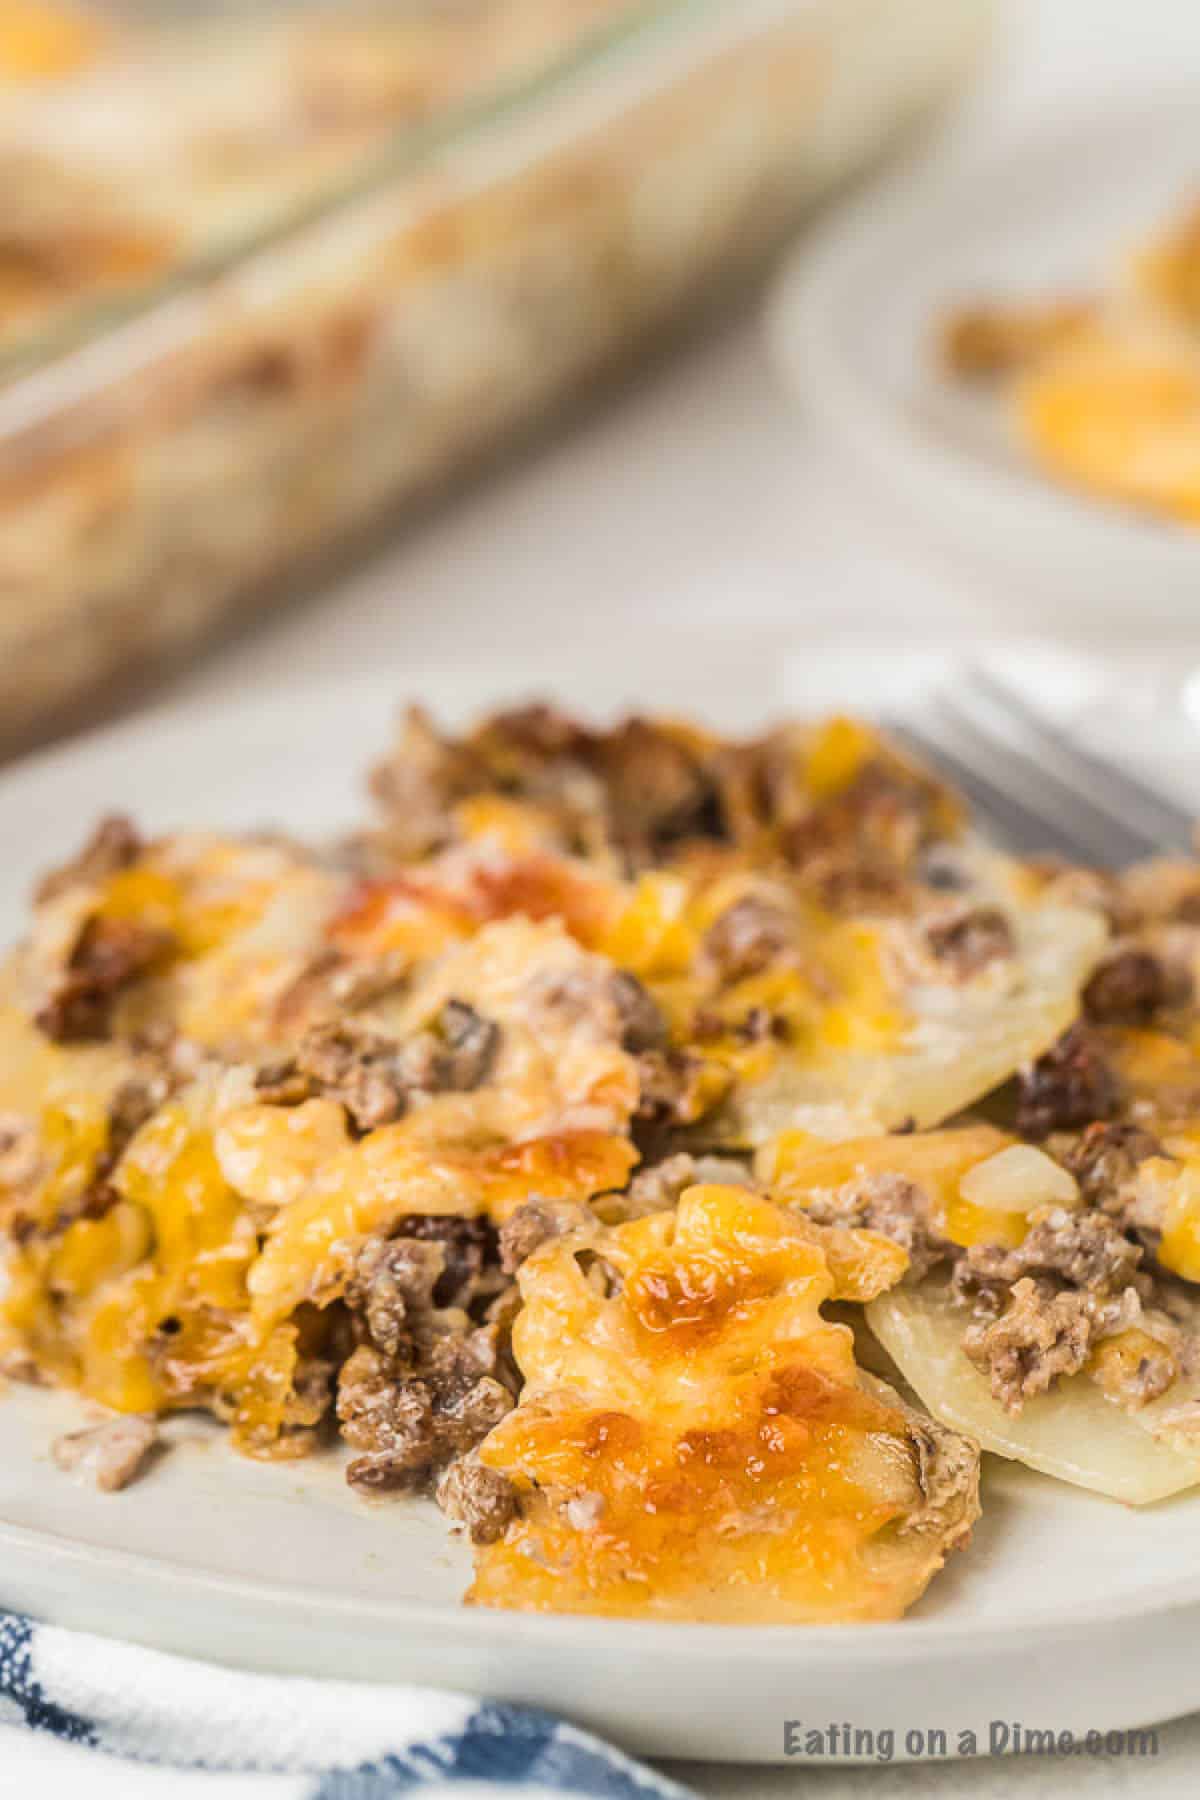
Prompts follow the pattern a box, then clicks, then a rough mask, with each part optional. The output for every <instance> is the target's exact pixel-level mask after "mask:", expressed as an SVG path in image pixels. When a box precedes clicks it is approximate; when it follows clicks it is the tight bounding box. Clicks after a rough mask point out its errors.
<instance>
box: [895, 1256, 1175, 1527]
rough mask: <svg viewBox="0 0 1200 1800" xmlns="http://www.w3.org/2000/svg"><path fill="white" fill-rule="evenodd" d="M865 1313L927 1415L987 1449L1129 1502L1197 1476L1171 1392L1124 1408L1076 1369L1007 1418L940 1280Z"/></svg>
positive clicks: (1142, 1501) (1159, 1495)
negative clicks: (965, 1345) (966, 1346)
mask: <svg viewBox="0 0 1200 1800" xmlns="http://www.w3.org/2000/svg"><path fill="white" fill-rule="evenodd" d="M867 1321H868V1323H869V1325H870V1327H871V1330H872V1331H873V1332H874V1333H875V1336H876V1337H877V1338H878V1339H879V1341H880V1343H881V1344H882V1345H883V1347H884V1349H885V1350H886V1351H887V1352H888V1354H889V1355H890V1356H891V1358H892V1360H893V1361H894V1362H895V1363H896V1365H897V1367H898V1368H899V1369H900V1371H901V1373H902V1374H903V1375H904V1377H905V1379H906V1380H907V1381H908V1382H909V1383H910V1385H911V1386H912V1387H913V1388H914V1389H915V1390H916V1393H917V1395H918V1396H919V1398H920V1399H921V1400H922V1401H923V1403H924V1404H925V1406H926V1407H928V1409H929V1411H930V1412H931V1413H932V1414H933V1415H934V1417H935V1418H937V1419H940V1420H941V1421H942V1422H943V1424H946V1425H951V1426H953V1427H954V1428H955V1430H957V1431H963V1432H966V1433H967V1434H968V1435H969V1436H971V1437H973V1438H975V1439H976V1441H977V1442H978V1443H979V1444H980V1446H981V1447H982V1448H983V1449H984V1450H991V1451H993V1452H994V1453H995V1454H996V1455H997V1456H1004V1457H1008V1458H1009V1459H1011V1460H1013V1461H1015V1462H1022V1463H1025V1464H1027V1466H1028V1467H1029V1468H1031V1469H1038V1470H1040V1471H1041V1473H1042V1474H1044V1475H1054V1476H1057V1477H1058V1479H1059V1480H1060V1481H1069V1482H1071V1483H1072V1484H1073V1485H1074V1486H1076V1487H1082V1488H1091V1489H1092V1490H1093V1491H1094V1492H1096V1493H1099V1494H1108V1495H1109V1496H1111V1498H1112V1499H1114V1500H1124V1501H1125V1502H1127V1503H1128V1504H1130V1505H1133V1506H1145V1505H1147V1504H1148V1503H1149V1502H1151V1501H1153V1500H1162V1499H1165V1498H1166V1496H1167V1495H1168V1494H1176V1493H1179V1492H1180V1491H1181V1490H1182V1489H1184V1488H1189V1487H1194V1486H1196V1485H1197V1484H1198V1483H1200V1442H1196V1444H1195V1448H1194V1449H1193V1448H1190V1447H1189V1446H1188V1442H1187V1438H1186V1436H1185V1434H1184V1432H1182V1431H1181V1430H1180V1429H1179V1428H1178V1424H1177V1420H1176V1409H1175V1407H1173V1406H1169V1405H1168V1404H1167V1403H1168V1402H1169V1401H1170V1400H1171V1392H1170V1391H1169V1392H1168V1394H1166V1395H1164V1396H1163V1399H1162V1400H1161V1401H1157V1402H1155V1404H1154V1406H1153V1408H1151V1407H1143V1408H1142V1409H1140V1411H1138V1412H1125V1411H1123V1410H1122V1409H1121V1408H1120V1407H1119V1406H1117V1405H1115V1404H1114V1402H1113V1401H1111V1400H1108V1399H1106V1398H1105V1396H1104V1394H1103V1393H1102V1392H1101V1390H1100V1389H1099V1387H1097V1385H1096V1383H1095V1382H1094V1381H1092V1380H1091V1379H1090V1377H1089V1376H1087V1375H1085V1374H1080V1375H1074V1376H1071V1377H1070V1378H1069V1379H1068V1380H1066V1381H1061V1382H1059V1384H1058V1386H1057V1387H1056V1388H1054V1389H1053V1391H1052V1392H1050V1393H1049V1394H1041V1395H1038V1396H1037V1398H1036V1399H1033V1400H1028V1401H1026V1403H1025V1406H1024V1408H1023V1409H1022V1411H1021V1412H1020V1413H1019V1414H1018V1415H1017V1416H1016V1417H1013V1416H1012V1415H1010V1414H1009V1413H1006V1412H1005V1411H1004V1408H1003V1407H1002V1406H1001V1405H1000V1404H999V1402H998V1401H996V1400H994V1399H993V1398H992V1394H991V1390H990V1388H989V1385H988V1381H987V1377H986V1376H985V1375H983V1374H981V1372H980V1371H979V1370H978V1369H977V1368H976V1367H975V1366H974V1364H973V1363H972V1362H971V1361H970V1360H969V1358H968V1357H967V1356H966V1355H965V1353H964V1351H963V1349H962V1331H963V1325H964V1323H965V1320H964V1316H963V1314H962V1312H961V1311H959V1310H958V1309H956V1308H953V1307H952V1306H951V1304H950V1302H949V1299H948V1297H947V1294H946V1291H945V1289H944V1288H942V1287H939V1286H937V1285H927V1286H925V1287H924V1288H918V1289H915V1290H914V1289H911V1288H895V1289H893V1290H892V1291H891V1292H890V1293H887V1294H882V1295H880V1297H879V1298H878V1299H877V1300H873V1301H872V1302H871V1304H870V1305H869V1306H868V1308H867Z"/></svg>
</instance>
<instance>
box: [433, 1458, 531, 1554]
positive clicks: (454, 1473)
mask: <svg viewBox="0 0 1200 1800" xmlns="http://www.w3.org/2000/svg"><path fill="white" fill-rule="evenodd" d="M436 1498H437V1503H438V1505H439V1506H440V1507H441V1509H442V1511H443V1512H444V1513H445V1515H446V1517H447V1518H448V1519H451V1520H453V1522H454V1523H455V1524H456V1525H461V1526H463V1528H464V1529H465V1530H466V1533H467V1535H468V1537H469V1538H470V1540H471V1542H472V1543H473V1544H494V1543H496V1542H497V1540H498V1539H500V1538H502V1537H503V1536H504V1533H505V1532H506V1530H507V1529H508V1526H509V1524H510V1523H511V1521H512V1520H513V1519H515V1518H516V1516H517V1514H518V1512H519V1511H520V1498H519V1496H518V1493H517V1490H516V1488H515V1487H514V1485H513V1483H512V1482H511V1481H510V1480H509V1479H508V1476H507V1475H502V1474H501V1473H500V1471H499V1470H498V1469H489V1468H487V1467H486V1466H485V1465H484V1464H483V1463H481V1462H480V1461H479V1459H478V1457H476V1456H460V1457H459V1459H458V1461H457V1462H452V1463H451V1464H450V1466H449V1467H448V1468H447V1469H446V1470H445V1472H444V1473H443V1475H442V1477H441V1480H440V1481H439V1482H438V1484H437V1491H436Z"/></svg>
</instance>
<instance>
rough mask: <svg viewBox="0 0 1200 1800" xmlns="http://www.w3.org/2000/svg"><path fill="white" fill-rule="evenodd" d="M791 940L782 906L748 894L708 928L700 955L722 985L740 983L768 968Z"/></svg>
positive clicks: (790, 932) (789, 926)
mask: <svg viewBox="0 0 1200 1800" xmlns="http://www.w3.org/2000/svg"><path fill="white" fill-rule="evenodd" d="M791 940H792V927H791V922H790V921H789V919H788V916H787V914H786V913H785V912H784V911H783V909H782V907H779V906H775V905H773V904H772V903H771V901H769V900H764V899H762V898H761V897H759V896H758V895H755V894H747V895H746V896H745V897H744V898H743V899H741V900H737V901H735V902H734V904H733V905H732V906H730V907H728V908H726V910H725V911H724V912H723V913H721V914H720V916H719V917H718V918H717V919H716V920H714V922H713V923H712V925H710V926H709V928H708V930H707V932H706V933H705V935H704V942H703V945H702V949H701V954H702V956H703V958H704V960H705V962H706V963H707V964H708V965H709V966H710V967H711V968H712V969H713V970H714V972H715V973H716V975H717V977H718V978H719V980H721V981H722V982H727V981H742V980H744V979H745V978H746V977H747V976H750V975H757V974H759V973H760V972H761V971H762V970H763V969H766V968H769V967H770V965H771V964H772V963H773V962H775V961H777V959H778V958H779V957H780V956H782V955H784V954H785V953H786V951H787V949H788V946H789V944H790V943H791Z"/></svg>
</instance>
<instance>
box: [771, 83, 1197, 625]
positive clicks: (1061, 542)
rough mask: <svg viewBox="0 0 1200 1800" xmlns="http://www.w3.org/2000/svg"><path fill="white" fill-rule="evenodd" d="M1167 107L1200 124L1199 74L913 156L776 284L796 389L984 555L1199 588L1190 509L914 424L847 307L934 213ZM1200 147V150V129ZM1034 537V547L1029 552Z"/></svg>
mask: <svg viewBox="0 0 1200 1800" xmlns="http://www.w3.org/2000/svg"><path fill="white" fill-rule="evenodd" d="M1168 114H1169V115H1171V116H1177V115H1180V114H1184V115H1186V117H1187V119H1188V121H1189V122H1190V123H1191V124H1192V127H1193V129H1194V128H1195V121H1196V117H1197V113H1196V94H1195V84H1194V82H1192V83H1186V82H1184V81H1182V80H1180V79H1179V78H1165V79H1164V78H1159V79H1157V80H1154V81H1148V82H1146V83H1144V84H1142V85H1140V86H1139V87H1138V88H1137V90H1136V91H1131V90H1130V89H1129V88H1127V87H1123V86H1121V85H1118V84H1111V83H1110V84H1108V85H1107V86H1105V87H1102V88H1097V89H1095V90H1093V91H1091V92H1089V93H1088V94H1087V95H1086V96H1084V97H1083V98H1079V97H1076V98H1074V99H1072V100H1071V101H1069V102H1067V104H1066V105H1065V106H1063V107H1062V108H1061V109H1060V110H1058V111H1057V113H1056V115H1055V117H1054V120H1053V122H1052V123H1050V124H1047V125H1040V126H1034V127H1030V128H1029V129H1028V130H1026V131H1023V132H1022V134H1021V135H1020V137H1019V138H1014V136H1013V134H1012V133H1006V134H1005V136H1004V137H1003V139H1002V140H1001V141H1000V142H999V143H996V142H995V141H992V142H990V143H986V144H983V145H972V144H968V145H966V146H964V147H963V150H962V154H961V155H960V156H956V159H955V161H954V166H953V168H952V169H951V170H949V171H947V169H946V167H945V164H944V161H943V160H940V159H939V160H936V161H935V160H933V159H931V158H929V157H926V158H924V159H922V161H921V163H920V165H919V166H918V167H916V168H915V169H914V168H913V167H911V166H909V167H907V168H905V169H902V170H901V171H900V172H899V174H898V175H893V176H892V177H890V178H885V179H884V181H883V182H881V183H880V184H879V185H878V186H876V187H875V188H873V189H871V190H870V191H869V192H868V193H867V194H865V195H864V196H863V197H862V198H861V199H859V200H858V201H857V202H856V203H855V204H853V205H852V206H851V207H849V208H847V209H846V210H845V211H843V212H842V213H840V214H839V215H838V216H837V217H836V218H835V219H833V220H832V221H831V222H830V223H828V224H827V225H825V226H824V227H822V228H820V229H818V230H817V231H816V232H814V234H813V236H812V237H811V238H810V239H809V240H807V241H806V242H805V243H804V244H803V245H802V246H801V247H800V248H799V249H797V250H796V251H794V252H793V254H792V255H791V257H790V258H789V259H788V261H787V262H786V263H785V265H784V268H783V270H782V272H781V274H780V275H779V277H778V279H777V281H776V283H775V284H774V286H773V288H772V290H771V292H770V293H769V295H768V298H767V301H766V305H765V307H764V330H765V336H766V342H767V348H768V353H769V355H770V358H771V361H772V363H773V365H774V367H775V368H776V370H777V371H778V372H779V373H780V375H781V376H782V377H783V379H784V381H785V383H786V385H787V387H788V388H789V390H790V391H791V393H792V395H793V397H794V399H795V400H796V401H797V402H798V403H799V404H800V405H801V406H802V407H804V408H805V409H809V410H811V412H812V413H813V414H814V415H815V416H816V417H817V418H818V420H819V422H820V425H821V427H822V429H823V430H824V431H825V432H827V433H828V435H829V436H830V438H831V439H832V440H833V441H834V442H836V443H837V444H839V445H840V446H841V447H843V448H844V449H845V450H846V451H847V452H848V453H849V454H850V455H851V456H852V457H853V458H854V459H856V460H857V461H858V462H859V463H860V464H861V465H862V466H863V467H864V468H866V469H867V470H868V471H869V473H870V475H871V477H872V479H873V481H875V482H876V483H882V484H884V485H889V484H890V485H891V486H892V487H893V488H894V489H896V490H898V491H902V492H903V494H904V497H905V501H906V504H907V506H908V507H909V508H911V509H912V510H914V511H915V512H916V513H917V514H918V515H919V516H920V517H921V518H923V519H924V520H926V521H928V520H930V519H931V518H936V519H938V520H941V521H942V523H941V524H940V525H939V526H938V531H939V535H941V534H942V532H945V531H949V530H950V529H951V527H950V526H949V525H948V524H947V523H946V521H948V520H958V519H960V518H962V517H969V520H970V522H971V535H972V542H973V544H975V546H976V549H977V557H978V560H979V561H980V562H983V561H984V560H985V559H986V558H987V557H988V555H989V554H990V552H991V551H993V550H998V551H1002V552H1003V554H1004V557H1005V561H1006V562H1007V563H1008V564H1009V566H1012V563H1013V562H1014V560H1016V561H1018V562H1019V563H1020V565H1021V566H1023V567H1029V566H1034V565H1038V566H1040V567H1041V568H1042V569H1043V571H1044V572H1047V573H1049V574H1050V575H1051V576H1052V577H1061V576H1062V575H1064V574H1065V573H1071V572H1076V571H1079V570H1081V569H1082V568H1084V567H1085V566H1086V570H1087V573H1088V575H1089V577H1090V578H1091V579H1092V580H1093V582H1095V583H1096V584H1097V585H1099V583H1100V581H1101V579H1102V578H1103V577H1104V570H1105V569H1106V568H1109V570H1110V572H1109V575H1108V577H1107V579H1108V580H1111V579H1112V574H1113V573H1114V572H1115V573H1116V574H1117V575H1118V576H1119V577H1121V578H1122V579H1127V578H1129V577H1130V576H1131V575H1135V574H1141V575H1143V576H1144V575H1147V574H1152V575H1156V576H1157V577H1159V578H1160V579H1163V578H1166V579H1169V580H1170V581H1171V582H1172V583H1173V584H1178V585H1179V586H1181V587H1184V588H1187V589H1188V590H1189V591H1190V593H1191V595H1192V596H1193V597H1194V593H1195V587H1196V582H1197V579H1198V578H1200V535H1198V534H1197V531H1196V528H1195V527H1194V526H1190V525H1187V524H1185V523H1184V522H1182V521H1179V520H1173V519H1170V518H1160V517H1156V516H1155V515H1153V514H1151V513H1145V514H1143V513H1139V512H1138V510H1137V509H1136V508H1134V507H1133V506H1129V505H1122V504H1121V503H1120V502H1118V501H1110V500H1105V499H1103V498H1102V497H1100V496H1093V495H1089V494H1087V493H1086V492H1084V491H1083V490H1081V489H1073V488H1071V487H1070V486H1068V485H1066V484H1063V485H1061V486H1059V485H1057V484H1056V483H1054V482H1053V481H1052V480H1051V479H1050V478H1049V477H1046V476H1041V475H1040V474H1038V472H1037V471H1036V470H1032V469H1031V470H1025V469H1021V468H1019V467H1004V466H1002V465H991V464H988V463H985V462H984V461H983V460H982V459H976V458H973V457H970V456H968V455H967V454H965V453H964V452H963V451H962V450H960V449H958V448H955V447H953V446H951V445H947V444H943V443H942V442H941V441H940V439H939V438H938V437H936V436H935V435H932V434H930V435H929V436H922V435H921V434H920V433H918V432H916V431H914V430H912V429H910V428H908V427H907V426H906V424H905V422H904V415H903V413H902V412H901V411H900V410H899V409H898V408H895V407H893V406H891V405H890V404H888V402H887V400H886V398H885V397H883V396H881V395H880V393H879V391H878V389H877V387H876V384H874V383H873V382H872V381H870V380H869V379H867V378H866V376H865V375H864V373H863V372H862V371H858V370H856V369H855V367H854V366H853V363H852V360H851V359H850V358H849V357H847V356H846V355H845V354H844V350H843V346H842V342H841V337H840V333H839V331H838V328H837V321H838V319H839V316H840V315H841V314H842V313H843V311H844V310H845V305H846V303H847V301H848V300H849V299H852V296H853V294H854V292H855V290H856V289H857V288H858V287H859V285H860V284H861V283H862V281H863V278H864V276H867V277H869V276H870V275H871V274H872V273H873V272H876V271H877V270H878V265H879V263H880V262H881V261H884V262H887V261H890V260H892V259H893V258H898V259H903V258H904V257H905V256H908V257H910V258H911V256H912V255H913V254H914V245H915V246H916V250H917V251H918V252H919V249H920V246H921V241H922V234H923V233H924V234H926V235H927V234H928V232H929V229H930V226H929V221H930V219H931V218H933V219H936V218H938V217H939V216H944V215H949V216H951V218H952V217H953V216H954V215H955V214H956V213H957V212H958V211H959V210H960V209H961V208H962V206H963V204H964V202H965V201H966V200H967V197H968V195H969V194H971V193H972V192H975V193H977V192H978V191H979V190H980V189H981V188H986V189H987V190H988V192H989V193H990V192H993V191H995V190H996V189H997V188H998V187H1001V186H1003V185H1012V186H1013V187H1017V186H1019V185H1020V183H1021V181H1022V178H1023V177H1028V175H1029V174H1030V173H1031V172H1035V171H1036V170H1037V169H1039V168H1040V167H1042V166H1044V165H1045V164H1046V163H1047V162H1048V161H1049V160H1051V159H1061V160H1064V161H1068V162H1070V161H1075V162H1078V161H1079V157H1078V151H1077V142H1076V141H1077V140H1078V139H1080V138H1086V137H1089V136H1093V137H1094V136H1095V135H1096V134H1098V133H1101V132H1104V133H1106V134H1107V135H1109V136H1112V135H1113V134H1114V132H1120V131H1124V132H1126V133H1130V134H1132V133H1133V132H1134V131H1135V130H1136V128H1137V125H1138V123H1139V121H1142V122H1144V121H1145V120H1147V119H1149V118H1153V119H1154V120H1155V121H1156V123H1157V125H1158V128H1159V129H1160V130H1161V129H1162V128H1163V125H1162V121H1163V118H1164V116H1166V115H1168ZM1197 148H1198V161H1200V142H1198V146H1197ZM946 298H947V300H952V299H953V296H952V295H948V296H946ZM939 501H940V504H939ZM977 526H979V527H980V530H979V531H977V530H976V527H977ZM956 535H961V526H960V527H959V530H958V532H957V533H956ZM1026 540H1031V541H1032V542H1033V544H1034V545H1035V546H1036V547H1035V548H1033V550H1032V552H1031V553H1029V554H1022V549H1023V546H1024V544H1025V541H1026ZM1110 565H1111V566H1110Z"/></svg>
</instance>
